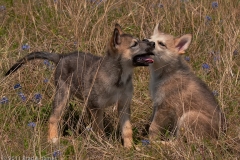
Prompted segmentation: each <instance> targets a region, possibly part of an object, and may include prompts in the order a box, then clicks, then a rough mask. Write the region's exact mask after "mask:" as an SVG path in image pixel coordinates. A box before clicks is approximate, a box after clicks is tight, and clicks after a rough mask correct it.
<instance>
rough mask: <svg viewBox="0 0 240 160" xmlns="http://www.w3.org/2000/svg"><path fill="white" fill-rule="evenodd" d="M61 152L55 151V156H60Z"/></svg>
mask: <svg viewBox="0 0 240 160" xmlns="http://www.w3.org/2000/svg"><path fill="white" fill-rule="evenodd" d="M60 154H61V152H60V151H59V150H57V151H54V152H53V157H59V156H60Z"/></svg>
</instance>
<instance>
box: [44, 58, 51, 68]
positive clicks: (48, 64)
mask: <svg viewBox="0 0 240 160" xmlns="http://www.w3.org/2000/svg"><path fill="white" fill-rule="evenodd" d="M43 63H44V64H45V65H46V66H47V67H49V66H50V65H51V63H50V62H49V60H46V59H45V60H44V61H43Z"/></svg>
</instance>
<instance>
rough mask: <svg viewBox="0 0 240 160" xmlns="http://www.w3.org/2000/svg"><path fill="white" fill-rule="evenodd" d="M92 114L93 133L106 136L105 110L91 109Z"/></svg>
mask: <svg viewBox="0 0 240 160" xmlns="http://www.w3.org/2000/svg"><path fill="white" fill-rule="evenodd" d="M90 113H91V117H92V118H93V131H94V132H95V133H97V134H98V135H100V136H104V127H103V110H102V109H98V108H94V109H90Z"/></svg>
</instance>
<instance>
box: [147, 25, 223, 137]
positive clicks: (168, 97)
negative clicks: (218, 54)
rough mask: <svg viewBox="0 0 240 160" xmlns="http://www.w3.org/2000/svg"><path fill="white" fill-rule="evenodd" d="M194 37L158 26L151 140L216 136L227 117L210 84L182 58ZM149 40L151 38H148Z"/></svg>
mask: <svg viewBox="0 0 240 160" xmlns="http://www.w3.org/2000/svg"><path fill="white" fill-rule="evenodd" d="M191 39H192V36H191V35H190V34H186V35H183V36H181V37H180V38H176V37H174V36H172V35H169V34H165V33H162V32H160V30H159V27H158V25H157V26H156V27H155V29H154V32H153V35H152V36H151V38H150V39H149V41H153V42H155V49H154V51H153V53H154V55H155V56H154V63H153V64H151V65H149V67H150V74H151V79H150V92H151V97H152V100H153V107H154V110H153V114H152V122H151V125H150V128H149V138H150V140H156V139H157V138H160V139H161V138H163V137H164V135H166V134H170V135H174V136H176V137H184V138H185V140H186V138H187V139H188V138H189V139H190V137H198V138H206V137H210V138H217V137H218V135H219V133H220V131H221V130H222V129H223V128H222V127H223V125H224V123H225V118H224V116H223V114H222V112H221V110H220V108H219V106H218V103H217V101H216V100H215V98H214V96H213V94H212V92H211V91H210V90H209V89H208V87H207V85H206V84H205V83H204V82H203V81H202V80H200V79H199V78H198V77H197V76H196V75H194V73H193V72H192V71H191V69H190V67H189V66H188V65H187V64H186V62H185V60H184V59H183V58H182V56H181V55H182V54H183V53H185V50H186V49H187V48H188V46H189V44H190V42H191ZM146 41H148V40H146Z"/></svg>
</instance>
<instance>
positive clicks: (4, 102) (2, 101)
mask: <svg viewBox="0 0 240 160" xmlns="http://www.w3.org/2000/svg"><path fill="white" fill-rule="evenodd" d="M0 103H1V104H6V103H8V98H7V97H5V96H3V97H2V99H1V100H0Z"/></svg>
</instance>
